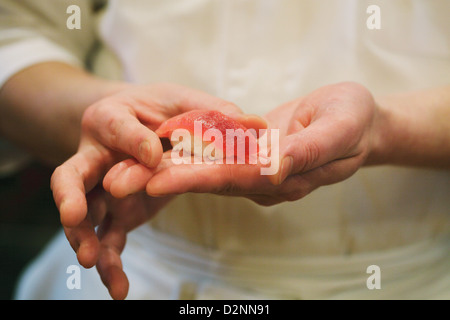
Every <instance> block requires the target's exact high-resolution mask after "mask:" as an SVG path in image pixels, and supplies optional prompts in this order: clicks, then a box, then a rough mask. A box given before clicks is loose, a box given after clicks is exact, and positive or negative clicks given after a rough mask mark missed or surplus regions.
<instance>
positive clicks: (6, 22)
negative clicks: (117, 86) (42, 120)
mask: <svg viewBox="0 0 450 320" xmlns="http://www.w3.org/2000/svg"><path fill="white" fill-rule="evenodd" d="M94 2H95V1H90V0H39V1H36V0H2V1H0V61H1V63H0V88H1V87H2V86H3V84H4V83H5V82H6V81H7V80H8V79H9V78H10V77H11V76H12V75H14V74H15V73H17V72H18V71H20V70H22V69H24V68H26V67H29V66H31V65H33V64H36V63H40V62H46V61H60V62H65V63H68V64H71V65H76V66H80V67H84V66H85V62H86V58H87V56H88V54H89V52H90V50H91V48H92V47H93V45H94V43H95V26H94V21H95V19H94V17H93V15H94V7H95V5H96V3H94ZM71 5H76V6H77V7H78V8H79V9H80V10H79V13H80V14H79V17H80V27H81V28H80V29H70V28H68V27H67V20H68V19H70V17H71V16H72V15H73V13H74V12H73V11H71V10H68V8H69V7H70V6H71ZM72 17H73V16H72Z"/></svg>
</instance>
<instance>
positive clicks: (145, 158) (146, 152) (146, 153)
mask: <svg viewBox="0 0 450 320" xmlns="http://www.w3.org/2000/svg"><path fill="white" fill-rule="evenodd" d="M139 157H140V159H141V161H142V162H144V163H145V164H148V163H149V162H150V160H151V146H150V142H148V141H147V140H145V141H143V142H141V144H140V145H139Z"/></svg>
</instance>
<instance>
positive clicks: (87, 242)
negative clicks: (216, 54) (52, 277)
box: [51, 84, 252, 299]
mask: <svg viewBox="0 0 450 320" xmlns="http://www.w3.org/2000/svg"><path fill="white" fill-rule="evenodd" d="M193 109H217V110H221V111H222V112H223V113H226V114H228V115H230V116H232V117H235V118H236V119H240V120H241V121H242V122H243V123H245V122H246V121H247V122H248V121H250V122H251V121H252V117H251V116H245V115H243V114H242V112H241V111H240V110H239V108H237V107H236V106H234V105H233V104H231V103H229V102H227V101H224V100H222V99H219V98H216V97H213V96H210V95H208V94H206V93H203V92H200V91H196V90H193V89H188V88H185V87H181V86H177V85H172V84H157V85H150V86H133V85H130V86H126V88H125V89H124V90H122V91H120V92H118V93H115V94H112V95H111V96H108V97H106V98H104V99H102V100H100V101H98V102H96V103H94V104H93V105H91V106H90V107H88V108H87V109H86V111H85V113H84V115H83V119H82V132H81V139H80V144H79V148H78V151H77V153H76V154H75V155H73V156H72V157H71V158H70V159H68V160H67V161H66V162H64V163H63V164H62V165H61V166H59V167H58V168H56V170H55V171H54V173H53V175H52V179H51V188H52V190H53V197H54V200H55V203H56V205H57V207H58V209H59V212H60V217H61V223H62V225H63V227H64V230H65V233H66V236H67V239H68V240H69V242H70V244H71V245H72V247H73V249H74V250H75V251H76V253H77V258H78V261H79V262H80V264H81V265H82V266H84V267H87V268H89V267H92V266H94V265H96V266H97V269H98V271H99V273H100V276H101V278H102V280H103V282H104V283H105V285H106V286H107V287H108V288H109V291H110V294H111V296H112V297H113V298H115V299H120V298H124V297H125V296H126V293H127V290H128V283H127V279H126V276H125V274H124V273H123V271H122V266H121V262H120V253H121V251H122V249H123V246H124V244H125V237H126V233H127V232H128V231H130V230H132V229H133V228H135V227H137V226H138V225H140V224H142V223H144V222H145V221H146V220H148V219H149V218H151V217H152V216H153V215H155V214H156V212H157V211H158V210H159V208H160V207H161V206H162V205H164V204H165V203H166V202H167V201H168V199H169V198H170V197H163V198H158V199H152V198H149V197H148V196H147V195H145V194H142V193H141V194H138V193H136V194H133V195H132V196H129V197H127V198H126V199H121V200H118V199H113V198H112V197H110V196H107V195H106V194H105V193H104V192H103V191H100V190H98V185H99V184H101V183H102V179H103V177H104V175H105V173H106V172H107V171H108V170H109V169H110V168H111V167H112V166H113V165H114V164H116V163H118V162H120V161H121V160H124V159H127V158H129V157H130V156H131V157H133V159H137V161H139V163H140V164H142V165H143V166H145V167H149V168H152V167H155V166H157V165H158V164H159V162H160V161H161V157H162V153H163V148H162V145H161V141H160V139H159V137H158V136H157V135H156V134H155V133H154V132H153V130H154V129H156V128H157V127H158V126H159V125H160V124H161V123H162V122H163V121H165V120H166V119H168V118H171V117H173V116H175V115H177V114H179V113H183V112H186V111H189V110H193ZM129 191H130V192H129V193H135V192H137V191H139V190H138V189H133V190H129ZM126 195H127V194H121V197H125V196H126ZM130 208H133V210H129V209H130ZM130 212H133V214H130ZM96 226H99V228H98V230H99V232H98V233H96V232H95V229H94V228H95V227H96Z"/></svg>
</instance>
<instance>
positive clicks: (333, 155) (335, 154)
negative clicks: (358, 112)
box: [270, 115, 361, 185]
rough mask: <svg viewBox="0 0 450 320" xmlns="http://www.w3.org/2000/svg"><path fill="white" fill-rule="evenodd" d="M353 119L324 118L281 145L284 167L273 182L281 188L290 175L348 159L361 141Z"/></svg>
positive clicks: (288, 138)
mask: <svg viewBox="0 0 450 320" xmlns="http://www.w3.org/2000/svg"><path fill="white" fill-rule="evenodd" d="M360 136H361V133H360V132H359V130H358V124H356V123H355V120H354V119H353V118H351V117H345V116H344V117H339V116H335V115H334V116H333V117H331V116H324V117H322V118H320V119H318V120H316V121H313V122H312V123H311V124H310V125H309V126H307V127H306V128H304V129H301V130H300V131H298V132H297V133H294V134H291V135H288V136H286V137H285V138H284V139H283V140H282V141H281V142H280V159H281V161H280V168H279V170H278V173H277V174H276V175H273V176H272V177H271V178H270V179H271V181H272V183H273V184H275V185H279V184H280V183H282V182H283V181H284V179H286V177H287V176H289V175H290V174H294V173H301V172H306V171H309V170H312V169H314V168H317V167H320V166H322V165H324V164H326V163H328V162H331V161H333V160H336V159H340V158H342V157H348V156H350V155H352V154H351V152H352V148H354V146H355V145H356V144H357V141H358V140H359V139H360Z"/></svg>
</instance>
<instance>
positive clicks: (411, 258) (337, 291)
mask: <svg viewBox="0 0 450 320" xmlns="http://www.w3.org/2000/svg"><path fill="white" fill-rule="evenodd" d="M448 250H449V239H448V237H447V238H445V237H443V238H439V239H434V240H425V241H420V242H418V243H415V244H413V245H409V246H404V247H401V248H395V249H390V250H386V251H384V252H383V253H365V254H360V255H354V256H353V255H343V256H340V257H334V256H321V257H309V258H293V257H287V256H283V255H275V256H272V257H267V256H261V255H247V256H242V255H233V254H226V253H223V252H222V251H214V250H208V249H205V248H204V247H199V246H192V245H190V244H188V243H186V242H184V241H180V240H176V239H173V238H172V237H168V236H167V235H164V234H160V233H159V232H157V231H155V230H152V229H150V228H148V226H147V225H144V226H142V227H140V228H138V229H137V230H136V231H134V232H132V233H131V234H130V236H129V239H128V243H127V250H125V252H124V253H123V255H122V260H123V263H124V270H125V272H126V273H127V275H128V276H129V280H130V291H129V295H128V299H155V300H157V299H164V300H166V299H199V300H202V299H361V300H366V299H442V300H447V299H450V273H449V272H448V270H449V268H450V255H448ZM70 265H75V266H77V265H78V264H77V261H76V258H75V256H74V254H73V251H72V249H71V248H70V246H69V244H68V243H67V241H66V240H65V236H64V234H63V233H62V232H61V233H59V234H58V235H57V236H56V237H55V239H54V240H53V241H52V243H51V244H50V245H49V247H48V248H47V249H46V251H45V252H44V253H43V254H42V255H41V256H40V257H39V260H37V261H36V262H35V263H34V264H33V265H32V266H30V268H29V270H27V272H26V273H25V275H24V277H23V278H22V280H21V282H20V284H19V286H18V287H17V291H16V295H15V297H16V299H55V300H59V299H95V300H99V299H109V295H108V292H107V290H106V288H105V287H104V286H103V285H102V284H101V282H100V278H99V276H98V274H97V273H96V270H95V268H93V269H88V270H86V269H82V268H81V269H80V270H81V274H80V288H79V289H70V288H69V287H68V286H67V283H66V282H67V279H68V278H69V277H70V276H71V273H67V272H66V271H67V268H68V267H69V266H70ZM371 265H376V266H378V267H380V270H381V273H380V275H381V276H380V286H381V288H380V289H369V288H368V286H367V280H368V278H369V277H370V276H371V275H372V272H370V271H367V268H368V267H369V266H371ZM424 271H426V272H424Z"/></svg>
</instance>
